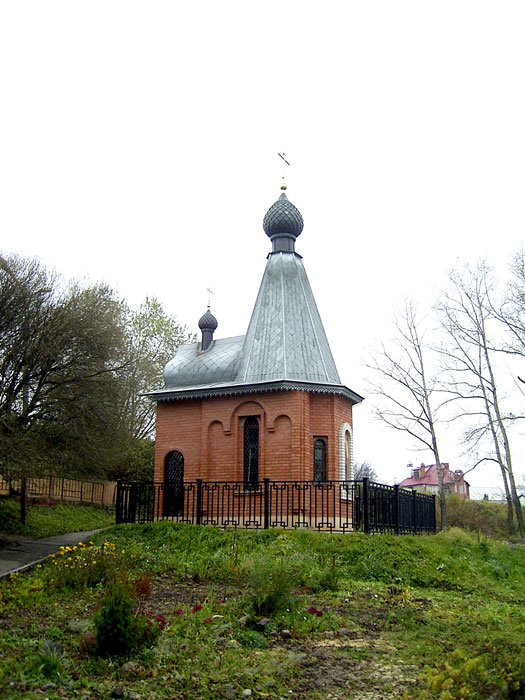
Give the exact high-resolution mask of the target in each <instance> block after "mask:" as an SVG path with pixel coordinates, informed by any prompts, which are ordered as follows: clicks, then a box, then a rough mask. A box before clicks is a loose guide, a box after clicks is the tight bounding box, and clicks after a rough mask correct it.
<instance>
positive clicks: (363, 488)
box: [116, 479, 436, 534]
mask: <svg viewBox="0 0 525 700" xmlns="http://www.w3.org/2000/svg"><path fill="white" fill-rule="evenodd" d="M163 519H167V520H173V521H175V522H180V523H194V524H196V525H213V526H215V527H222V528H244V529H266V528H270V527H278V528H284V529H300V528H305V529H310V530H317V531H319V532H350V531H352V530H362V531H364V532H367V533H370V532H392V533H399V534H401V533H422V532H435V529H436V517H435V496H427V495H425V494H419V493H416V492H415V491H408V490H405V489H400V488H399V487H398V486H386V485H385V484H377V483H375V482H369V481H368V479H363V480H362V481H323V482H317V481H272V480H270V479H264V480H263V481H262V482H259V483H257V484H245V483H244V482H242V481H203V480H201V479H197V480H196V481H189V482H183V483H182V482H181V483H176V484H172V483H169V482H168V483H153V482H149V483H141V482H121V481H119V482H117V495H116V522H117V523H135V522H138V523H146V522H154V521H157V520H163Z"/></svg>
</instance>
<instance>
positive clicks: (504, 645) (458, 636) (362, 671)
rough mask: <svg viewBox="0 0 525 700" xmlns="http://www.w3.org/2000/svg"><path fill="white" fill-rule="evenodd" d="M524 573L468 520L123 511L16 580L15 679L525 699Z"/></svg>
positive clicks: (0, 610)
mask: <svg viewBox="0 0 525 700" xmlns="http://www.w3.org/2000/svg"><path fill="white" fill-rule="evenodd" d="M524 573H525V549H524V548H522V547H520V546H509V545H508V544H503V543H499V542H496V541H490V540H484V541H482V542H481V543H478V541H477V537H472V536H470V535H468V534H466V533H465V532H464V531H462V530H458V529H455V530H451V531H449V532H447V533H441V534H439V535H436V536H422V537H416V536H401V537H394V536H364V535H362V534H359V533H353V534H348V535H344V536H343V535H326V534H321V533H315V532H283V531H279V530H268V531H262V532H246V531H241V532H232V531H221V530H217V529H213V528H206V527H198V526H192V525H179V524H173V523H157V524H149V525H143V526H141V525H121V526H116V527H113V528H111V529H110V530H107V531H105V532H104V533H99V535H98V536H96V537H94V538H93V540H92V541H91V542H87V543H83V545H77V546H75V548H73V547H71V548H67V549H64V550H62V551H61V552H60V553H59V554H58V556H55V557H51V558H50V559H49V562H48V563H46V564H45V565H44V566H42V567H41V568H40V569H36V570H34V571H33V572H30V573H28V574H24V575H17V576H14V577H11V579H6V580H4V581H2V582H1V583H0V625H1V626H2V628H3V629H4V630H6V633H5V634H3V635H1V636H0V696H2V697H6V698H17V697H24V698H28V699H29V700H32V699H33V698H35V699H36V698H39V697H42V692H44V694H45V697H48V698H50V700H55V699H58V698H69V697H77V696H79V697H80V696H82V697H86V698H105V697H109V696H111V693H112V691H113V689H114V687H115V686H116V685H123V687H124V691H125V694H126V696H127V697H129V696H130V695H132V694H133V693H134V694H135V695H136V696H138V697H140V698H152V699H156V698H158V699H159V700H160V699H161V698H171V697H176V698H178V697H191V698H195V699H196V700H213V699H215V698H217V699H219V698H231V699H236V698H243V697H252V698H257V699H259V698H261V699H262V698H273V699H275V700H278V699H280V698H285V697H286V698H294V697H295V698H304V699H305V700H321V699H323V698H327V699H328V698H331V699H332V700H333V699H334V698H346V697H369V698H372V697H382V698H385V699H386V698H407V699H408V698H414V699H419V700H426V699H428V698H432V699H436V700H438V699H441V700H452V699H454V698H473V699H474V700H477V699H479V700H481V698H488V697H494V698H509V699H511V698H518V697H522V696H520V695H519V693H523V692H524V688H525V664H524V657H523V651H522V649H523V648H525V612H524V609H523V600H524V599H525V576H524ZM7 630H8V632H7ZM49 683H52V686H53V687H49ZM43 689H45V690H44V691H43ZM248 691H250V693H248Z"/></svg>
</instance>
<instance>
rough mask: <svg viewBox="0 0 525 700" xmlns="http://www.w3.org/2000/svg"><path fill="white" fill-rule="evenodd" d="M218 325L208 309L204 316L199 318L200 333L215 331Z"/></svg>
mask: <svg viewBox="0 0 525 700" xmlns="http://www.w3.org/2000/svg"><path fill="white" fill-rule="evenodd" d="M218 325H219V324H218V322H217V319H216V318H215V316H214V315H213V314H212V313H211V311H210V310H209V309H207V310H206V313H205V314H204V316H201V317H200V319H199V328H200V330H201V331H215V330H217V326H218Z"/></svg>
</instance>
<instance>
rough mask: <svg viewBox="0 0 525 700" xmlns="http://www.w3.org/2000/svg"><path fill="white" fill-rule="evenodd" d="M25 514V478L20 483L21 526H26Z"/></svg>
mask: <svg viewBox="0 0 525 700" xmlns="http://www.w3.org/2000/svg"><path fill="white" fill-rule="evenodd" d="M26 513H27V478H26V477H25V476H23V477H22V479H21V481H20V520H21V521H22V525H25V524H26Z"/></svg>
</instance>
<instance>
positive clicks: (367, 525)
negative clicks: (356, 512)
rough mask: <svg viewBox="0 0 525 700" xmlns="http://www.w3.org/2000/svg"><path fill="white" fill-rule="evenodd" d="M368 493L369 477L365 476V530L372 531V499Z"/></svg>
mask: <svg viewBox="0 0 525 700" xmlns="http://www.w3.org/2000/svg"><path fill="white" fill-rule="evenodd" d="M368 496H369V494H368V478H367V477H366V476H365V477H363V530H364V531H365V532H366V534H368V533H369V532H370V501H369V497H368Z"/></svg>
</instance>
